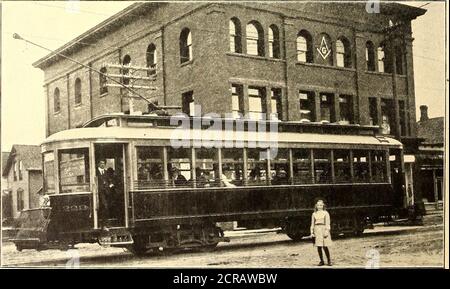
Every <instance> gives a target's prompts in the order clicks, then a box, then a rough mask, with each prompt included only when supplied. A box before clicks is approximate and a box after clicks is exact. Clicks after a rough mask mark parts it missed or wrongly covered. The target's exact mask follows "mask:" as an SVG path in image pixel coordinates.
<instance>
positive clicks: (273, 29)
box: [267, 24, 281, 59]
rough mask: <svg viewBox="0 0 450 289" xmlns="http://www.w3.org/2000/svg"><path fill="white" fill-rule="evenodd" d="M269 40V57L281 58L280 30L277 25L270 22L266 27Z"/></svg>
mask: <svg viewBox="0 0 450 289" xmlns="http://www.w3.org/2000/svg"><path fill="white" fill-rule="evenodd" d="M267 39H268V41H269V57H270V58H275V59H280V58H281V49H280V46H281V45H280V30H279V29H278V26H276V25H275V24H272V25H270V26H269V29H268V37H267Z"/></svg>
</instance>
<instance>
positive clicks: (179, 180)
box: [170, 167, 188, 187]
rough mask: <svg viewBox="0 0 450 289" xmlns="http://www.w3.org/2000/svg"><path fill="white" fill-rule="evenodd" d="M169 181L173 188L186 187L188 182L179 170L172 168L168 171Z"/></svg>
mask: <svg viewBox="0 0 450 289" xmlns="http://www.w3.org/2000/svg"><path fill="white" fill-rule="evenodd" d="M170 174H171V181H172V185H173V186H174V187H181V186H186V185H187V184H188V181H187V180H186V178H185V177H184V176H183V175H182V174H180V170H179V169H178V168H177V167H172V168H171V169H170Z"/></svg>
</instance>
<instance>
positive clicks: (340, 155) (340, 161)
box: [334, 150, 351, 183]
mask: <svg viewBox="0 0 450 289" xmlns="http://www.w3.org/2000/svg"><path fill="white" fill-rule="evenodd" d="M334 175H335V181H336V183H348V182H350V181H351V174H350V151H349V150H335V151H334Z"/></svg>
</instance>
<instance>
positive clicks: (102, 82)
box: [99, 66, 108, 96]
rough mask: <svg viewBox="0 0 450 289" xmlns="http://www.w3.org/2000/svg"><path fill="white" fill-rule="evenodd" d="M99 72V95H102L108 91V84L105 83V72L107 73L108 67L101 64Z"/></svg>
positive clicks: (106, 79)
mask: <svg viewBox="0 0 450 289" xmlns="http://www.w3.org/2000/svg"><path fill="white" fill-rule="evenodd" d="M100 73H101V74H99V92H100V96H103V95H105V94H107V93H108V86H107V85H106V83H107V81H108V78H107V77H106V74H107V73H108V68H106V66H103V67H101V68H100Z"/></svg>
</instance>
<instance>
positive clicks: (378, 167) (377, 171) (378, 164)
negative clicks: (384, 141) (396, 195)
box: [371, 151, 387, 182]
mask: <svg viewBox="0 0 450 289" xmlns="http://www.w3.org/2000/svg"><path fill="white" fill-rule="evenodd" d="M371 156H372V180H373V181H374V182H385V181H386V179H387V176H386V157H385V152H384V151H372V152H371Z"/></svg>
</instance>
